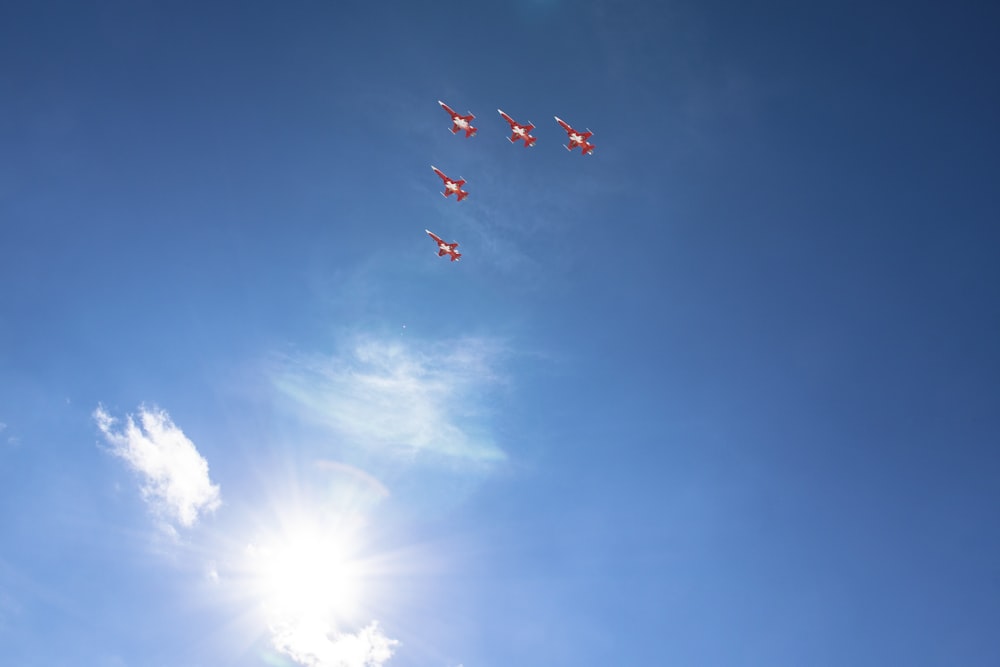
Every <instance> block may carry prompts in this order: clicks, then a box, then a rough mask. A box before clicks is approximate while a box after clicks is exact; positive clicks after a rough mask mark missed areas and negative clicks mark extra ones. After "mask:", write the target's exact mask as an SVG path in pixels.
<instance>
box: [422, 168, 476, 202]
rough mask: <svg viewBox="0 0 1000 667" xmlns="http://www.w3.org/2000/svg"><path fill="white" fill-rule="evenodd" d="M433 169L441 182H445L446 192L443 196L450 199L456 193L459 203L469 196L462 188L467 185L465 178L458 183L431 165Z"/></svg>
mask: <svg viewBox="0 0 1000 667" xmlns="http://www.w3.org/2000/svg"><path fill="white" fill-rule="evenodd" d="M431 169H433V170H434V173H435V174H437V175H438V176H440V177H441V180H442V181H444V192H442V193H441V194H442V195H444V196H445V197H449V196H451V195H452V193H454V194H455V196H456V197H457V199H458V201H462V200H463V199H465V198H466V197H468V196H469V193H468V192H466V191H465V190H463V189H462V186H463V185H465V179H464V178H460V179H458V180H457V181H453V180H451V179H450V178H448V177H447V176H445V175H444V172H442V171H441V170H440V169H438V168H437V167H435V166H434V165H431Z"/></svg>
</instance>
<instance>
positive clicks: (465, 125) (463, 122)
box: [438, 100, 476, 137]
mask: <svg viewBox="0 0 1000 667" xmlns="http://www.w3.org/2000/svg"><path fill="white" fill-rule="evenodd" d="M438 104H440V105H441V108H442V109H444V110H445V111H447V112H448V114H449V115H450V116H451V122H452V126H451V133H452V134H458V132H459V130H465V136H467V137H471V136H472V135H474V134H475V133H476V128H474V127H472V119H473V118H475V116H473V115H472V114H471V113H470V114H469V115H468V116H459V115H458V114H457V113H455V112H454V111H452V110H451V107H449V106H448V105H447V104H445V103H444V102H442V101H441V100H438Z"/></svg>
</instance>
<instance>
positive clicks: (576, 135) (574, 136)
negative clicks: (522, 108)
mask: <svg viewBox="0 0 1000 667" xmlns="http://www.w3.org/2000/svg"><path fill="white" fill-rule="evenodd" d="M438 104H439V105H440V106H441V108H442V109H444V110H445V111H446V112H447V113H448V115H449V116H451V123H452V126H451V133H452V134H458V133H459V132H465V137H466V138H467V139H468V138H470V137H474V136H475V135H476V132H478V130H477V129H476V128H475V127H473V126H472V121H473V120H474V119H475V116H474V115H472V113H471V112H470V113H468V114H467V115H465V116H463V115H461V114H459V113H457V112H455V111H454V110H453V109H452V108H451V107H449V106H448V105H447V104H445V103H444V102H442V101H441V100H438ZM497 112H498V113H499V114H500V117H501V118H503V119H504V120H505V121H507V124H508V125H510V131H511V135H510V136H509V137H508V138H507V141H509V142H510V143H512V144H513V143H517V142H518V141H523V142H524V147H525V148H528V147H530V146H534V145H535V142H536V141H537V140H538V137H534V136H532V135H531V131H532V130H534V129H535V126H534V124H532V123H530V122H529V123H528V124H527V125H522V124H520V123H518V122H517V121H516V120H514V119H513V118H511V117H510V116H508V115H507V114H506V113H504V112H503V110H502V109H497ZM554 118H555V119H556V122H557V123H559V126H560V127H561V128H562V129H563V130H565V131H566V134H567V136H568V137H569V143H567V144H563V145H564V146H565V148H566V150H568V151H572V150H573V149H574V148H576V147H577V146H579V147H580V154H581V155H591V154H593V152H594V144H592V143H590V141H589V139H590V137H591V136H593V134H594V133H593V132H591V131H590V130H589V129H587V130H585V131H583V132H580V131H578V130H575V129H573V127H572V126H570V124H569V123H567V122H566V121H564V120H562V119H561V118H559V116H554ZM431 169H433V170H434V173H435V174H437V175H438V177H439V178H440V179H441V180H442V181H443V182H444V191H443V192H442V193H441V194H442V196H444V197H445V198H447V197H450V196H451V195H455V201H462V200H463V199H465V198H466V197H468V196H469V193H468V192H467V191H466V190H463V189H462V186H464V185H465V179H464V178H460V179H458V180H457V181H456V180H452V179H450V178H448V176H446V175H445V173H444V172H443V171H441V170H440V169H438V168H437V167H435V166H434V165H431ZM424 231H425V232H427V234H428V235H429V236H430V237H431V238H432V239H434V242H435V243H437V245H438V257H443V256H445V255H449V256H450V257H451V261H453V262H457V261H458V259H459V258H460V257H461V256H462V253H460V252H457V251H456V250H455V248H456V247H458V243H445V242H444V241H443V240H441V238H440V237H439V236H436V235H434V234H433V233H432V232H430V231H429V230H426V229H425V230H424Z"/></svg>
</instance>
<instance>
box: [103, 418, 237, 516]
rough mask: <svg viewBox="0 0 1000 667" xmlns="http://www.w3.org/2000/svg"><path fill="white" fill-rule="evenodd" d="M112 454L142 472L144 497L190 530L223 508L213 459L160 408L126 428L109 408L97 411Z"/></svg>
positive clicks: (132, 422)
mask: <svg viewBox="0 0 1000 667" xmlns="http://www.w3.org/2000/svg"><path fill="white" fill-rule="evenodd" d="M93 417H94V420H95V421H96V422H97V426H98V428H99V429H100V430H101V433H103V434H104V438H105V440H107V442H108V444H109V445H111V451H112V453H114V454H115V455H116V456H119V457H121V458H123V459H125V461H127V462H128V464H129V465H130V466H131V467H132V469H133V470H135V471H136V472H137V473H139V474H140V475H141V476H142V478H143V480H142V495H143V498H145V500H146V502H147V503H149V504H150V506H151V507H152V508H153V509H154V511H156V512H157V513H158V514H161V515H164V516H166V517H167V518H168V519H171V520H174V521H176V522H177V523H179V524H180V525H181V526H184V527H187V528H190V527H191V526H193V525H194V524H195V523H196V522H197V521H198V517H199V515H200V514H204V513H206V512H213V511H215V510H216V509H217V508H218V507H219V505H220V504H221V497H220V493H219V487H218V485H216V484H212V480H211V479H210V478H209V476H208V461H206V460H205V458H204V457H203V456H202V455H201V454H200V453H199V452H198V449H197V448H196V447H195V445H194V443H193V442H191V440H190V439H188V438H187V436H185V435H184V432H183V431H182V430H181V429H180V428H178V427H177V426H176V425H175V424H174V423H173V421H171V419H170V415H168V414H167V413H166V411H164V410H160V409H157V408H146V407H142V408H140V410H139V416H138V423H137V422H136V420H135V419H134V418H133V416H132V415H128V416H126V418H125V423H124V427H123V428H117V425H118V420H117V419H115V418H114V417H112V416H111V415H109V414H108V412H107V411H106V410H105V409H104V407H103V406H98V407H97V409H96V410H94V413H93Z"/></svg>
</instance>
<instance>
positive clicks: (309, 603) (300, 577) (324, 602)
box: [247, 522, 363, 623]
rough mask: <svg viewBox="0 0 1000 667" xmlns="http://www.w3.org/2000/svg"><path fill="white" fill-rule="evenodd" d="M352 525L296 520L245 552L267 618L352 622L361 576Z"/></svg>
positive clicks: (278, 620) (358, 595)
mask: <svg viewBox="0 0 1000 667" xmlns="http://www.w3.org/2000/svg"><path fill="white" fill-rule="evenodd" d="M358 546H359V545H358V544H357V539H356V537H355V535H354V532H353V531H351V530H331V528H329V527H327V526H323V525H318V524H314V523H311V522H299V523H297V524H296V525H295V526H294V527H290V529H288V530H285V531H282V534H281V535H277V536H275V537H274V538H273V539H270V540H267V541H266V542H263V543H260V544H251V545H250V546H249V547H248V549H247V551H248V555H249V558H250V561H251V563H250V570H251V572H252V573H253V579H254V581H255V584H254V587H255V588H256V592H257V594H258V597H259V599H260V601H261V603H262V606H263V609H264V611H265V613H266V615H267V616H268V618H269V622H281V623H284V622H288V621H291V620H293V619H298V620H304V619H317V618H325V619H330V620H336V621H341V622H345V621H350V620H352V619H354V618H355V617H356V616H357V615H358V613H359V612H360V611H361V610H360V604H361V594H362V590H361V588H362V579H363V572H362V571H361V567H360V561H358V560H356V556H357V550H358Z"/></svg>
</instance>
